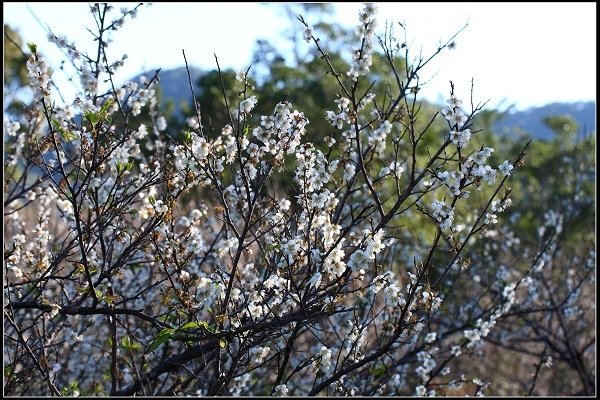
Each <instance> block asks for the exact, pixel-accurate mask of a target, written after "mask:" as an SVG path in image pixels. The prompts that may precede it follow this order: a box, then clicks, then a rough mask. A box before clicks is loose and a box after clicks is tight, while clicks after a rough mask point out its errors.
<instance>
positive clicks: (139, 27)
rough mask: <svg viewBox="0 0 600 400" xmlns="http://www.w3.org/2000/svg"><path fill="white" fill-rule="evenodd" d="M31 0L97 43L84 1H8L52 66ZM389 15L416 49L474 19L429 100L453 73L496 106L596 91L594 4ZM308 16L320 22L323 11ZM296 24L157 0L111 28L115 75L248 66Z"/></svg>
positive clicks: (390, 11)
mask: <svg viewBox="0 0 600 400" xmlns="http://www.w3.org/2000/svg"><path fill="white" fill-rule="evenodd" d="M132 4H135V3H115V6H116V8H117V9H119V8H120V7H122V6H124V5H132ZM27 5H29V7H30V9H31V10H32V11H33V12H34V13H35V15H37V17H38V18H39V19H40V20H42V21H43V22H44V23H45V24H47V25H48V26H49V27H50V28H51V29H52V30H53V31H54V33H55V34H59V35H66V36H67V37H68V38H69V39H70V40H73V38H77V40H76V43H78V44H79V46H80V47H81V48H83V49H85V48H90V47H86V46H89V45H90V44H91V40H90V37H91V36H90V34H89V33H88V32H87V31H86V30H85V27H86V26H93V25H92V24H93V20H92V18H91V15H90V14H89V11H88V6H87V4H86V3H73V4H72V3H3V7H4V22H5V23H8V24H10V25H11V26H13V27H16V28H17V29H18V31H19V33H20V34H21V35H22V36H23V38H24V39H25V41H31V42H35V43H36V44H37V45H38V47H39V48H40V49H41V50H42V51H43V53H44V54H46V55H47V57H48V59H49V61H50V63H51V65H53V66H58V63H59V61H60V59H61V58H60V54H61V53H60V52H58V51H56V50H54V49H53V48H52V46H53V45H50V44H48V42H47V39H46V33H45V32H44V30H43V28H42V27H41V26H40V25H39V24H38V22H37V21H36V20H35V18H34V17H33V15H32V14H31V13H30V12H29V10H28V8H27ZM360 6H361V4H360V3H335V9H336V14H335V16H334V17H333V21H338V22H340V23H341V24H343V25H345V26H354V25H355V24H356V22H357V12H358V10H359V8H360ZM328 18H331V17H328ZM386 19H390V20H399V21H402V22H405V23H406V26H407V28H408V34H409V45H411V46H412V47H411V48H412V51H413V54H414V55H417V54H418V52H419V50H420V49H421V48H423V51H424V54H427V53H428V50H431V49H432V48H433V46H435V45H436V44H437V43H438V42H439V41H440V40H443V39H446V38H448V37H449V36H451V35H452V34H453V33H454V32H456V31H457V30H458V29H460V28H461V27H462V26H463V25H464V24H465V23H466V22H467V21H468V22H469V26H468V27H467V29H466V30H465V31H463V32H462V33H461V34H460V36H459V37H458V39H457V40H456V43H457V48H456V49H455V50H453V51H448V52H444V53H443V54H442V55H440V56H439V57H438V58H437V59H436V60H435V61H434V62H433V63H432V64H431V65H430V66H429V67H428V68H427V70H426V71H424V73H423V74H422V75H421V78H422V79H426V78H432V77H433V80H432V81H431V82H430V83H429V84H428V86H427V87H426V88H424V89H423V90H422V92H421V93H420V94H421V95H422V96H424V97H426V98H428V99H430V100H433V101H439V100H442V99H444V98H445V97H447V92H448V87H449V85H448V81H449V80H453V81H454V82H455V84H456V89H457V93H458V94H459V96H462V97H464V98H465V99H466V98H468V97H469V90H470V85H471V78H474V79H475V93H474V96H475V100H482V101H485V100H488V99H489V100H490V103H489V105H490V107H496V106H500V108H505V107H507V106H508V105H510V104H515V105H516V106H517V108H519V109H522V108H526V107H530V106H540V105H544V104H547V103H551V102H556V101H568V102H572V101H588V100H593V101H595V99H596V3H591V2H590V3H380V4H379V13H378V21H379V31H380V32H381V31H382V28H383V26H384V23H385V20H386ZM309 22H310V23H316V22H318V16H316V15H313V16H311V20H309ZM330 22H331V21H330ZM288 27H289V21H288V20H287V19H286V18H285V17H283V16H282V14H281V13H279V12H278V8H277V6H276V5H274V4H270V5H265V4H259V3H172V2H169V3H154V4H152V5H151V6H150V7H142V9H141V10H140V11H139V14H138V17H137V18H136V19H135V20H133V21H128V22H127V23H126V24H125V26H124V27H123V28H122V29H121V30H119V31H118V32H116V33H115V34H114V35H113V37H114V43H113V44H112V45H111V46H110V47H109V49H108V50H109V57H111V55H112V57H114V59H116V58H117V57H118V56H120V55H121V54H123V53H127V54H128V56H129V58H128V59H127V61H126V64H125V67H124V68H123V69H122V70H121V71H120V74H119V75H118V76H117V80H119V79H121V80H125V79H128V78H131V77H132V76H133V75H136V74H137V73H138V72H140V71H142V70H148V69H151V68H157V67H162V68H164V69H170V68H174V67H178V66H181V65H183V57H182V53H181V49H185V51H186V55H187V58H188V61H189V62H190V64H192V65H195V66H198V67H201V68H203V69H211V68H214V67H215V63H214V57H213V53H217V55H218V57H219V62H220V64H221V67H233V68H236V69H240V68H245V67H247V66H248V65H249V63H250V61H251V54H252V50H253V47H254V42H255V40H256V39H258V38H264V39H268V40H271V41H274V43H275V44H276V45H277V46H278V47H280V48H284V47H285V41H284V40H283V38H282V34H283V32H284V30H285V29H286V28H288ZM411 39H412V40H411ZM59 82H60V81H59Z"/></svg>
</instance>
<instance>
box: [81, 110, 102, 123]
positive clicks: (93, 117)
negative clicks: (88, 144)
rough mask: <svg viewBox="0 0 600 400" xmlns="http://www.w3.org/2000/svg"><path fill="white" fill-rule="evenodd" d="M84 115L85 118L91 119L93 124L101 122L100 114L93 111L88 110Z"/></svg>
mask: <svg viewBox="0 0 600 400" xmlns="http://www.w3.org/2000/svg"><path fill="white" fill-rule="evenodd" d="M83 116H84V118H85V119H87V120H88V121H90V123H91V124H92V125H96V124H97V123H98V122H100V116H99V115H98V114H97V113H95V112H93V111H86V112H85V113H83Z"/></svg>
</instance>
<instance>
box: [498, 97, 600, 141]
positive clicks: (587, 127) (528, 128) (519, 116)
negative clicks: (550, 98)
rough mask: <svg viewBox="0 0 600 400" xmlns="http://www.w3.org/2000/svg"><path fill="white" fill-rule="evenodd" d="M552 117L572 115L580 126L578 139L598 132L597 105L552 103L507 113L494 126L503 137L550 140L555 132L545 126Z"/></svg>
mask: <svg viewBox="0 0 600 400" xmlns="http://www.w3.org/2000/svg"><path fill="white" fill-rule="evenodd" d="M550 115H570V116H572V117H573V118H574V119H575V120H576V121H577V124H578V125H579V130H578V132H577V137H578V138H582V137H586V136H588V135H590V134H592V133H595V131H596V103H595V102H593V101H588V102H578V103H552V104H548V105H545V106H542V107H533V108H529V109H527V110H524V111H517V112H513V113H511V112H507V113H504V114H503V115H502V117H501V118H499V119H498V120H497V121H496V123H495V124H494V131H495V132H496V133H498V134H501V135H528V136H531V137H533V138H536V139H541V140H549V139H551V138H552V137H553V136H554V132H552V130H551V129H550V128H548V127H547V126H546V125H544V122H543V120H544V118H545V117H547V116H550Z"/></svg>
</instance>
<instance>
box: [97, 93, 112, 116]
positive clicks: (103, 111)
mask: <svg viewBox="0 0 600 400" xmlns="http://www.w3.org/2000/svg"><path fill="white" fill-rule="evenodd" d="M114 102H115V101H114V100H113V99H112V98H108V99H106V101H105V102H104V104H103V105H102V107H101V108H100V111H99V112H98V114H100V115H102V116H103V117H104V118H106V113H107V112H108V109H109V108H110V107H111V106H112V105H113V103H114Z"/></svg>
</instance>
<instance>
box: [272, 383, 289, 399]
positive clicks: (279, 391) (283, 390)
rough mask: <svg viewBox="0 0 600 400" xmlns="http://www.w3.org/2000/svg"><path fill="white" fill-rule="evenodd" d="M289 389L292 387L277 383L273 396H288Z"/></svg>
mask: <svg viewBox="0 0 600 400" xmlns="http://www.w3.org/2000/svg"><path fill="white" fill-rule="evenodd" d="M289 391H290V389H288V388H287V386H286V385H277V386H275V392H274V393H273V396H282V397H283V396H287V393H288V392H289Z"/></svg>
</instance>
